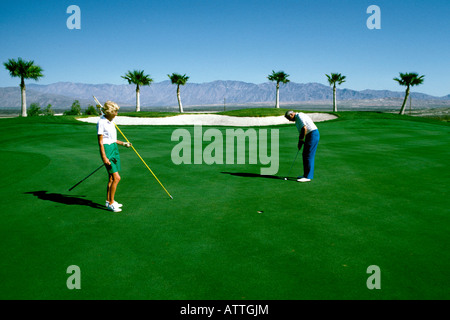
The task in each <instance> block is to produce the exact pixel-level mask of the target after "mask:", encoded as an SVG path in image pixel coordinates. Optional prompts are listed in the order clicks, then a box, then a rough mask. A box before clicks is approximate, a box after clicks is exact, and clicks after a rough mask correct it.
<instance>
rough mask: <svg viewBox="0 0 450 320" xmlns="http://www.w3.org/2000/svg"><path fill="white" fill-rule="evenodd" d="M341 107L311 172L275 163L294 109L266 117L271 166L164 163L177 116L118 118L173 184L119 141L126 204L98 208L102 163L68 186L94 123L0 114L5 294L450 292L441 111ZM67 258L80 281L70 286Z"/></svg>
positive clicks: (271, 296)
mask: <svg viewBox="0 0 450 320" xmlns="http://www.w3.org/2000/svg"><path fill="white" fill-rule="evenodd" d="M338 115H339V116H340V118H339V119H338V120H333V121H329V122H320V123H317V125H318V127H319V130H320V135H321V140H320V143H319V148H318V151H317V155H316V171H315V179H314V180H313V181H312V182H310V183H298V182H296V181H295V180H293V179H291V180H288V181H285V180H284V179H283V178H284V177H285V175H286V174H287V172H288V170H289V168H290V166H291V164H292V161H293V160H294V157H295V153H296V152H297V149H296V145H297V137H298V132H297V131H296V129H295V127H293V126H290V125H283V126H273V127H264V129H267V130H268V132H270V131H271V130H278V131H279V137H280V138H279V159H280V162H279V170H278V173H277V174H275V175H274V176H270V175H260V169H261V167H265V165H261V164H248V161H247V162H246V164H212V165H208V164H205V163H202V164H180V165H175V164H174V163H173V161H172V158H171V152H172V149H173V148H174V147H175V146H176V145H177V142H176V141H171V135H172V133H173V132H174V130H176V129H178V127H174V126H162V127H154V126H122V127H121V130H122V131H123V133H124V134H125V135H126V136H127V138H128V139H129V140H130V141H131V142H132V143H133V145H134V146H135V148H136V150H137V151H138V152H139V154H140V155H141V156H142V158H143V159H145V161H146V162H147V164H148V165H149V167H150V168H151V169H152V170H153V172H154V173H155V175H156V176H157V177H158V179H159V180H160V181H161V183H162V184H163V185H164V186H165V187H166V188H167V190H168V191H169V192H170V194H171V195H172V196H173V198H174V199H173V200H171V199H170V198H169V197H168V195H167V194H166V193H165V192H164V190H163V189H162V188H161V187H160V185H159V184H158V183H157V181H156V180H155V179H154V178H153V176H152V175H151V174H150V172H149V171H148V170H147V168H146V167H145V166H144V165H143V163H142V162H141V160H140V159H139V158H138V157H137V156H136V154H135V153H134V152H133V150H132V149H126V148H121V149H120V152H121V161H122V171H121V172H120V174H121V177H122V180H121V182H120V183H119V187H118V191H117V194H116V199H117V200H118V201H119V202H121V203H123V211H122V212H121V213H112V212H110V211H107V210H105V208H104V203H105V192H106V180H107V175H106V171H105V170H100V171H99V172H97V173H95V174H93V175H92V176H91V177H89V178H88V179H86V180H85V181H84V182H82V183H81V184H80V185H79V186H77V187H76V188H75V189H73V190H72V191H70V192H69V191H68V189H69V188H70V187H72V186H73V185H74V184H76V183H77V182H79V181H80V180H81V179H83V178H84V177H86V176H87V175H88V174H89V173H91V172H92V171H93V170H95V169H96V168H97V167H98V166H99V165H100V164H101V161H100V156H99V151H98V146H97V137H96V133H95V125H92V124H85V123H79V122H78V121H75V120H74V119H73V118H70V117H39V118H34V119H33V118H15V119H1V120H0V134H1V136H2V150H1V151H0V160H1V163H2V164H4V167H3V171H4V173H3V178H2V181H1V183H0V195H1V199H2V201H1V202H0V234H1V245H0V257H1V260H0V279H1V291H0V299H158V300H160V299H161V300H165V299H170V300H178V299H190V300H196V299H227V300H241V299H243V300H245V299H248V300H259V299H263V300H279V299H289V300H297V299H449V298H450V294H449V290H448V288H449V284H450V283H449V279H450V255H449V251H448V245H449V234H450V218H449V214H450V212H449V208H450V200H449V194H448V188H449V182H450V174H449V170H448V163H449V162H448V161H449V159H450V135H449V133H450V127H449V126H448V125H447V124H445V123H440V122H437V121H423V120H421V119H415V118H412V117H407V116H397V115H385V114H378V113H369V112H360V113H358V112H347V113H346V112H342V113H339V114H338ZM182 128H184V129H187V130H188V131H189V132H191V133H192V134H194V128H193V127H192V126H185V127H182ZM207 129H208V127H204V128H203V131H205V130H207ZM216 129H219V130H220V131H221V132H222V133H223V134H224V135H225V134H226V129H227V128H216ZM254 129H255V130H256V131H258V130H260V129H263V128H254ZM244 130H247V129H245V128H244ZM206 145H208V142H204V146H206ZM268 146H269V147H270V144H268ZM301 163H302V160H301V156H300V155H299V157H298V158H297V161H296V163H295V165H294V168H293V170H292V173H291V176H292V177H296V176H298V175H301V174H302V172H301ZM72 265H75V266H78V267H79V270H80V273H79V283H80V285H81V289H73V290H70V289H69V288H68V286H67V281H68V279H69V277H71V273H68V272H67V269H68V267H69V266H72ZM373 265H375V266H378V267H379V273H378V276H379V277H378V281H379V284H380V285H381V287H380V289H369V288H368V285H367V282H368V279H369V277H371V273H370V272H369V273H368V271H367V270H368V268H369V267H370V266H373Z"/></svg>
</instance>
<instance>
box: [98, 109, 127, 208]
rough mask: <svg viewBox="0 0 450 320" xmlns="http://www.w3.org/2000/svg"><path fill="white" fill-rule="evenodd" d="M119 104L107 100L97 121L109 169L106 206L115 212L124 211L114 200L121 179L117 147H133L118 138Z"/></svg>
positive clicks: (99, 137) (102, 151)
mask: <svg viewBox="0 0 450 320" xmlns="http://www.w3.org/2000/svg"><path fill="white" fill-rule="evenodd" d="M119 108H120V107H119V106H118V105H117V104H116V103H114V102H112V101H106V103H105V105H104V106H103V107H102V111H103V113H104V115H102V116H101V117H100V119H99V120H98V122H97V135H98V146H99V149H100V156H101V158H102V161H103V163H104V164H105V167H106V170H107V171H108V185H107V188H106V204H105V205H106V208H107V209H108V210H110V211H113V212H120V211H122V209H121V207H122V204H120V203H118V202H117V201H115V200H114V196H115V194H116V190H117V185H118V184H119V181H120V175H119V171H120V169H121V166H120V154H119V149H118V147H117V145H118V144H120V145H122V146H125V147H127V148H129V147H131V143H129V142H123V141H120V140H117V130H116V127H115V124H114V122H113V120H114V118H115V117H116V116H117V112H118V110H119Z"/></svg>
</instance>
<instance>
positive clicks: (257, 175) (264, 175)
mask: <svg viewBox="0 0 450 320" xmlns="http://www.w3.org/2000/svg"><path fill="white" fill-rule="evenodd" d="M221 173H225V174H230V175H232V176H238V177H246V178H266V179H276V180H284V179H285V177H278V176H271V175H266V174H257V173H247V172H221ZM293 179H294V180H296V178H287V180H293Z"/></svg>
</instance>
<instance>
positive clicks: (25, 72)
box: [3, 58, 44, 117]
mask: <svg viewBox="0 0 450 320" xmlns="http://www.w3.org/2000/svg"><path fill="white" fill-rule="evenodd" d="M3 65H4V66H5V67H6V69H7V70H8V71H9V74H10V75H11V77H20V91H21V96H22V117H26V116H27V97H26V93H25V79H33V80H36V81H38V80H39V78H41V77H43V76H44V75H43V74H42V71H43V70H42V68H41V67H40V66H38V65H35V64H34V61H25V60H22V58H18V59H17V61H16V60H14V59H9V60H8V62H4V63H3Z"/></svg>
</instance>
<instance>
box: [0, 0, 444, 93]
mask: <svg viewBox="0 0 450 320" xmlns="http://www.w3.org/2000/svg"><path fill="white" fill-rule="evenodd" d="M70 5H78V6H79V7H80V9H81V29H80V30H69V29H68V28H67V26H66V21H67V19H68V18H69V16H70V14H68V13H66V10H67V7H68V6H70ZM370 5H377V6H379V7H380V10H381V29H379V30H370V29H368V28H367V26H366V21H367V19H368V18H369V17H370V16H371V14H368V13H367V12H366V10H367V8H368V7H369V6H370ZM449 35H450V1H449V0H371V1H366V0H339V1H337V0H157V1H154V0H148V1H137V0H135V1H133V0H129V1H125V0H121V1H119V0H104V1H92V0H90V1H84V0H70V1H66V0H55V1H46V0H41V1H36V0H33V1H17V0H15V1H9V0H2V1H1V2H0V39H1V40H0V41H1V45H0V61H1V62H2V63H3V62H6V61H7V60H8V59H9V58H14V59H17V58H18V57H22V58H23V59H25V60H34V61H35V63H36V64H38V65H40V66H41V67H42V68H43V69H44V75H45V77H44V78H42V79H41V80H40V81H39V82H37V83H40V84H49V83H54V82H59V81H70V82H82V83H92V84H100V83H113V84H125V83H126V81H125V80H124V79H122V78H121V76H122V75H124V74H125V73H126V72H127V71H128V70H133V69H140V70H142V69H143V70H144V71H145V72H146V73H147V74H150V76H151V77H152V78H153V79H154V81H155V82H160V81H164V80H168V77H167V74H169V73H173V72H177V73H181V74H185V73H186V74H187V75H188V76H189V77H190V79H189V82H194V83H202V82H209V81H214V80H239V81H245V82H252V83H263V82H266V81H268V80H267V75H268V74H269V73H271V71H272V70H275V71H279V70H283V71H285V72H286V73H287V74H289V75H290V77H289V79H290V80H291V81H293V82H299V83H307V82H319V83H323V84H327V82H326V77H325V74H326V73H331V72H339V73H342V74H343V75H345V76H347V82H345V83H344V84H343V85H342V86H341V88H348V89H354V90H364V89H375V90H381V89H387V90H395V91H403V90H404V89H403V88H402V87H400V86H399V85H398V84H397V83H396V82H394V81H393V80H392V79H393V78H394V77H396V76H398V73H399V72H417V73H419V74H421V75H425V82H424V84H423V85H421V86H420V87H415V88H413V90H414V91H416V92H423V93H427V94H431V95H436V96H443V95H447V94H450V81H449V77H448V75H450V61H449V58H450V41H449ZM27 83H34V81H33V80H28V82H27ZM18 84H19V80H18V79H14V78H11V77H10V76H9V73H8V72H7V71H6V69H5V68H4V67H3V66H2V68H1V70H0V87H7V86H17V85H18Z"/></svg>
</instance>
